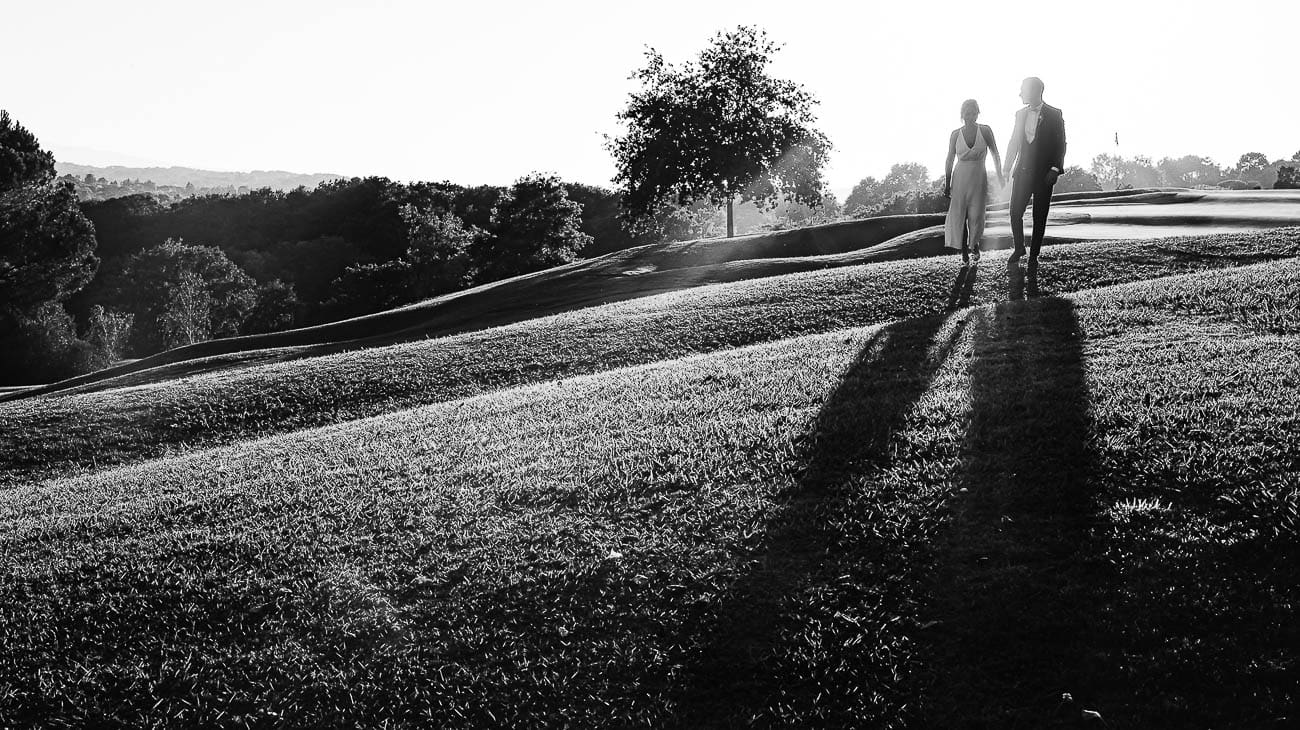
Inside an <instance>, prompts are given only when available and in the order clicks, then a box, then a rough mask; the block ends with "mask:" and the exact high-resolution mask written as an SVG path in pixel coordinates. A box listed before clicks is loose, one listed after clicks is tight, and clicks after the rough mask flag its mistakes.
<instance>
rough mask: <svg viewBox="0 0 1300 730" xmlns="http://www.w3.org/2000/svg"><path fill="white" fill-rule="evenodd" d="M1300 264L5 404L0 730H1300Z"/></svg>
mask: <svg viewBox="0 0 1300 730" xmlns="http://www.w3.org/2000/svg"><path fill="white" fill-rule="evenodd" d="M678 253H682V255H697V254H698V255H702V256H712V255H714V254H711V253H709V252H707V251H696V252H691V251H689V250H686V251H678ZM805 253H807V252H806V251H805ZM646 254H647V252H641V253H640V254H630V255H643V256H644V255H646ZM779 254H780V252H779V251H777V252H776V255H773V256H772V257H771V258H772V259H773V260H781V259H783V258H790V257H788V256H781V255H779ZM829 255H836V253H835V252H830V253H829ZM1298 256H1300V229H1278V230H1275V231H1271V232H1266V233H1236V234H1231V235H1223V236H1217V237H1202V238H1178V239H1162V240H1148V241H1124V242H1105V243H1080V244H1074V245H1070V246H1056V247H1052V248H1049V249H1046V250H1045V251H1044V254H1043V262H1042V271H1041V274H1040V276H1039V277H1037V279H1035V280H1029V281H1027V280H1025V278H1024V277H1023V276H1022V275H1019V274H1018V271H1019V270H1016V269H1012V270H1008V269H1007V268H1006V267H1005V266H1003V265H1002V264H1003V258H1002V256H1001V255H1000V254H993V255H992V256H991V257H990V259H991V260H990V261H989V263H988V264H986V265H984V266H982V267H980V268H979V269H978V270H970V271H961V270H959V269H958V268H957V267H956V266H955V265H954V264H953V262H952V259H951V258H928V259H919V260H913V261H888V260H886V261H879V262H876V263H869V264H866V265H843V266H837V267H834V268H829V269H825V270H811V271H799V272H797V273H787V274H784V275H780V276H765V277H763V278H756V279H752V280H738V281H732V282H730V283H720V284H713V285H706V286H701V287H695V288H690V289H684V290H680V291H673V292H666V293H658V294H653V295H650V296H639V297H637V298H625V299H626V300H625V301H621V302H617V303H613V304H606V305H601V306H590V307H588V308H583V309H575V310H573V311H558V312H553V311H548V310H546V309H545V308H543V310H542V311H543V312H545V313H547V314H548V316H544V317H540V318H533V319H521V318H516V319H514V320H511V321H508V322H499V323H498V324H499V326H492V327H487V328H483V329H475V330H472V331H462V332H460V333H459V334H453V335H451V336H443V337H438V338H435V339H428V340H423V339H419V338H409V337H408V338H405V339H406V340H408V341H401V339H402V338H394V340H395V341H393V342H392V343H390V344H387V345H384V346H374V347H365V348H361V347H359V346H358V345H357V343H352V344H350V345H346V346H338V347H337V348H336V349H335V350H334V351H332V352H329V353H328V354H324V355H322V356H318V357H310V358H305V359H304V358H303V357H302V355H303V353H302V352H296V351H294V350H293V349H292V348H289V349H270V350H246V351H239V352H227V353H213V354H211V355H210V356H208V357H207V359H201V360H199V361H197V362H195V361H189V362H174V363H171V364H168V363H162V364H161V365H159V366H158V367H159V368H160V369H154V370H150V369H141V370H137V371H134V372H129V371H128V372H119V373H116V374H108V375H109V376H110V378H108V379H97V380H88V381H86V382H83V383H80V384H76V383H73V384H68V385H70V386H72V387H71V389H69V390H67V391H66V393H65V394H62V395H59V396H56V397H48V396H47V397H41V398H26V399H22V400H17V401H13V402H9V403H2V404H0V446H3V450H2V452H0V453H3V454H4V456H3V457H0V480H3V481H2V482H0V483H3V484H4V485H5V486H6V489H5V490H4V491H0V556H3V559H2V560H0V566H3V570H4V571H5V579H4V580H3V581H0V647H3V648H2V649H0V717H4V718H6V722H8V723H10V724H14V725H19V726H21V725H35V724H43V725H57V724H59V723H64V724H71V725H78V724H81V725H86V724H114V723H117V724H122V725H132V726H135V725H171V726H178V727H179V726H194V725H207V726H229V727H240V726H244V725H258V724H262V725H273V724H277V723H284V724H289V725H293V726H338V725H349V726H350V725H354V724H362V725H366V726H384V725H387V726H390V727H400V726H408V727H427V726H446V727H499V726H524V727H530V726H555V725H576V726H619V727H626V726H653V727H663V726H680V727H725V726H736V725H745V724H759V725H766V726H772V725H801V726H854V727H864V726H866V727H873V726H874V727H980V726H988V727H1074V726H1077V725H1079V724H1081V723H1085V722H1087V721H1088V720H1087V718H1085V716H1084V715H1083V712H1084V711H1085V710H1089V711H1094V712H1096V713H1098V714H1100V715H1101V716H1102V717H1103V718H1105V719H1104V722H1105V723H1106V726H1108V727H1117V728H1125V727H1133V728H1138V727H1187V726H1189V725H1196V726H1212V727H1283V726H1286V725H1287V723H1288V722H1290V721H1293V720H1294V715H1293V714H1292V713H1293V707H1294V706H1295V704H1296V699H1297V698H1296V689H1297V688H1296V685H1295V682H1294V680H1293V679H1292V677H1293V676H1294V674H1295V672H1296V669H1297V667H1296V659H1295V656H1294V653H1293V652H1290V651H1289V650H1287V648H1286V647H1289V646H1294V645H1296V644H1297V643H1300V642H1297V639H1300V637H1297V635H1296V631H1297V630H1296V628H1295V623H1294V621H1293V615H1294V608H1295V605H1296V599H1297V587H1296V583H1295V581H1294V575H1295V574H1296V568H1297V565H1296V557H1297V545H1298V544H1300V543H1297V539H1296V538H1297V534H1296V531H1297V525H1298V523H1300V479H1298V477H1297V475H1298V474H1300V446H1297V443H1298V442H1300V440H1298V439H1296V438H1295V435H1296V433H1297V432H1300V375H1297V373H1300V310H1298V309H1297V302H1300V257H1298ZM666 260H667V257H666V256H665V257H664V258H663V259H661V261H666ZM744 260H745V261H754V260H756V259H752V258H749V259H744ZM636 263H638V265H639V266H641V267H644V266H648V265H657V264H656V262H655V260H654V259H653V258H647V259H643V260H641V261H639V262H636ZM710 265H712V264H710ZM690 268H694V267H678V268H670V269H667V270H669V271H686V270H689V269H690ZM570 270H572V269H570ZM561 274H562V272H552V273H551V274H548V275H547V276H546V277H538V278H539V279H545V278H547V277H550V276H559V275H561ZM635 276H636V275H633V276H630V277H629V278H635ZM685 280H686V277H685V276H684V275H682V281H685ZM593 291H594V290H593ZM555 296H556V298H557V299H558V298H559V296H560V295H559V294H558V293H556V294H555ZM590 303H593V304H594V303H595V302H590ZM489 321H491V320H489ZM313 354H317V353H313ZM178 376H183V377H178ZM1066 693H1068V694H1069V696H1070V698H1071V699H1069V700H1067V699H1065V698H1064V695H1065V694H1066ZM1085 726H1086V725H1085Z"/></svg>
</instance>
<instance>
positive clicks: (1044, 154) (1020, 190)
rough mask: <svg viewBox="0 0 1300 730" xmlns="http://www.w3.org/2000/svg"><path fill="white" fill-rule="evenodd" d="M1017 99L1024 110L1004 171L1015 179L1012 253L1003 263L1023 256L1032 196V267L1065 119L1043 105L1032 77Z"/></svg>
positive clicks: (1061, 152)
mask: <svg viewBox="0 0 1300 730" xmlns="http://www.w3.org/2000/svg"><path fill="white" fill-rule="evenodd" d="M1020 100H1021V101H1023V102H1024V103H1025V108H1023V109H1021V110H1020V111H1018V112H1016V129H1015V131H1014V132H1012V134H1011V144H1009V145H1007V161H1006V166H1005V168H1004V171H1005V173H1006V174H1007V175H1014V176H1015V177H1014V179H1013V180H1012V182H1011V240H1012V241H1014V242H1015V245H1016V250H1015V251H1014V252H1012V254H1011V256H1010V257H1009V258H1008V259H1007V263H1015V262H1017V261H1019V260H1020V258H1021V257H1022V256H1024V255H1025V223H1024V221H1025V208H1027V207H1028V206H1029V199H1030V198H1031V197H1032V198H1033V199H1034V228H1033V237H1032V238H1031V239H1030V242H1029V266H1030V268H1036V267H1037V266H1038V249H1039V247H1041V246H1042V245H1043V231H1044V229H1046V228H1047V209H1048V207H1049V206H1050V205H1051V204H1052V186H1053V185H1055V184H1056V179H1057V178H1058V177H1060V176H1061V172H1062V171H1063V170H1064V169H1065V119H1064V118H1062V117H1061V110H1060V109H1057V108H1056V107H1054V106H1051V105H1050V104H1044V103H1043V81H1042V79H1040V78H1038V77H1036V76H1031V77H1029V78H1027V79H1025V80H1024V81H1023V82H1022V83H1021V84H1020ZM1013 171H1014V172H1013Z"/></svg>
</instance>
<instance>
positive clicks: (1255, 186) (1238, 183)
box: [1219, 180, 1259, 190]
mask: <svg viewBox="0 0 1300 730" xmlns="http://www.w3.org/2000/svg"><path fill="white" fill-rule="evenodd" d="M1219 187H1220V188H1221V189H1224V190H1259V183H1257V182H1247V181H1246V180H1220V181H1219Z"/></svg>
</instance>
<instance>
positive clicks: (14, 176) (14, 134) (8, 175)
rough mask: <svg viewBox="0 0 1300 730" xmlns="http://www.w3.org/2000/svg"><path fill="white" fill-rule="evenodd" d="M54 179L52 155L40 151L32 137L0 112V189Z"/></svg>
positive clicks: (5, 113) (6, 113)
mask: <svg viewBox="0 0 1300 730" xmlns="http://www.w3.org/2000/svg"><path fill="white" fill-rule="evenodd" d="M53 178H54V155H52V154H50V153H49V152H46V151H45V150H43V149H41V145H40V143H39V142H38V141H37V140H36V136H35V135H33V134H32V133H31V132H29V131H27V129H26V128H25V127H23V125H21V124H19V123H18V122H16V121H14V120H13V119H12V118H11V117H10V116H9V112H7V111H4V110H0V190H10V189H13V188H16V187H18V186H20V185H27V184H34V183H43V182H48V181H49V180H51V179H53Z"/></svg>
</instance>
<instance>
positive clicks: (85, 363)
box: [0, 302, 97, 385]
mask: <svg viewBox="0 0 1300 730" xmlns="http://www.w3.org/2000/svg"><path fill="white" fill-rule="evenodd" d="M96 362H97V358H96V357H95V351H94V347H92V346H91V345H90V343H88V342H85V341H84V340H81V339H79V338H78V337H77V332H76V329H75V327H74V325H73V321H72V316H71V315H69V314H68V311H67V310H66V309H64V308H63V305H62V304H60V303H59V302H47V303H45V304H42V305H41V306H39V307H37V308H36V309H35V310H33V311H31V312H30V313H28V314H26V315H22V316H19V317H16V318H14V319H13V320H11V322H10V327H8V328H7V334H5V335H3V336H0V382H3V383H5V384H7V385H34V384H40V383H51V382H54V381H57V380H63V379H64V378H70V377H73V376H74V375H80V374H82V373H87V372H90V371H91V370H94V369H95V365H96Z"/></svg>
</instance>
